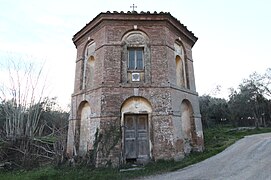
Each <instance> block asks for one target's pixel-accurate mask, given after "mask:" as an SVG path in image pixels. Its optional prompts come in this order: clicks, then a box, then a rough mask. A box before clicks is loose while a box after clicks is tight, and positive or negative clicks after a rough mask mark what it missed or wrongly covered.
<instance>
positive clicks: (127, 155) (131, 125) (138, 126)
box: [121, 97, 152, 163]
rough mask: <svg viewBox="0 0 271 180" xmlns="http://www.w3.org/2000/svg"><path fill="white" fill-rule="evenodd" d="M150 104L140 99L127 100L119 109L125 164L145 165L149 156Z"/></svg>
mask: <svg viewBox="0 0 271 180" xmlns="http://www.w3.org/2000/svg"><path fill="white" fill-rule="evenodd" d="M151 112H152V108H151V104H150V103H149V101H148V100H146V99H145V98H142V97H131V98H128V99H127V100H126V101H125V102H124V103H123V105H122V107H121V114H122V118H121V119H122V127H123V138H122V143H123V155H124V156H123V158H124V161H125V162H126V163H129V162H131V163H146V162H148V161H149V159H150V157H151V154H150V152H151V151H150V147H151V146H150V119H151V117H150V115H151Z"/></svg>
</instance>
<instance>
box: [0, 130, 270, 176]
mask: <svg viewBox="0 0 271 180" xmlns="http://www.w3.org/2000/svg"><path fill="white" fill-rule="evenodd" d="M265 132H271V128H261V129H243V130H237V129H233V128H230V127H216V128H212V129H207V130H205V131H204V137H205V150H204V152H203V153H192V154H190V155H189V156H187V157H185V158H184V159H183V160H182V161H180V162H175V161H173V160H171V161H158V162H155V163H149V164H148V165H146V166H145V167H144V169H142V170H136V171H127V172H120V171H119V170H118V169H112V168H106V169H89V168H86V167H76V168H72V167H62V168H54V167H51V166H50V167H43V168H39V169H35V170H31V171H11V172H2V173H0V179H5V180H17V179H20V180H28V179H31V180H32V179H37V180H49V179H79V180H80V179H95V180H96V179H130V178H135V177H140V176H147V175H153V174H159V173H164V172H170V171H175V170H178V169H181V168H184V167H186V166H189V165H191V164H194V163H197V162H200V161H202V160H204V159H207V158H209V157H211V156H214V155H215V154H217V153H219V152H221V151H223V150H224V149H225V148H227V147H228V146H230V145H231V144H233V143H234V142H236V141H237V140H238V139H241V138H243V137H244V136H246V135H251V134H258V133H265Z"/></svg>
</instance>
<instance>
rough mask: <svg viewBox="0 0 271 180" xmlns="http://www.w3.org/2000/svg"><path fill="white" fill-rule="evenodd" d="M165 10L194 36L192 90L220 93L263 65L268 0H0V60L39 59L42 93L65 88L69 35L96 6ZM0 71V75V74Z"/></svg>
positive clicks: (267, 52) (71, 53) (70, 59)
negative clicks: (45, 86)
mask: <svg viewBox="0 0 271 180" xmlns="http://www.w3.org/2000/svg"><path fill="white" fill-rule="evenodd" d="M133 3H134V4H135V5H136V6H137V8H136V10H137V11H139V12H140V11H150V12H153V11H157V12H160V11H164V12H170V13H171V14H172V15H173V16H174V17H176V18H177V19H179V20H180V21H181V23H183V24H184V25H185V26H187V28H188V29H189V30H190V31H192V32H193V33H194V34H195V35H196V36H197V37H198V38H199V39H198V41H197V42H196V44H195V46H194V47H193V59H194V69H195V76H196V87H197V91H198V92H199V94H200V95H203V94H208V93H210V92H211V91H212V90H213V89H214V88H215V87H216V86H217V85H221V86H222V91H221V93H220V94H218V96H222V97H227V95H228V93H229V91H228V88H230V87H234V88H236V87H237V86H238V84H239V83H240V82H241V81H242V79H244V78H247V77H248V75H249V74H251V73H253V72H254V71H257V72H259V73H263V72H264V71H265V70H266V69H267V68H268V67H271V46H270V42H271V10H270V9H271V1H270V0H257V1H256V0H167V1H162V0H155V1H154V0H153V1H151V0H133V1H129V0H111V1H110V0H95V1H91V0H76V1H75V0H0V61H3V59H4V58H6V57H7V56H10V54H13V55H14V54H15V55H16V56H17V57H18V56H24V57H25V56H28V57H29V56H31V57H33V58H32V59H35V60H36V61H40V62H43V61H46V66H47V67H48V69H50V70H49V72H48V82H50V89H51V91H50V96H57V97H58V100H59V102H60V103H61V104H62V105H67V104H69V103H70V96H71V94H72V93H73V85H74V71H75V57H76V48H75V46H74V45H73V42H72V40H71V39H72V37H73V35H74V34H75V33H76V32H78V31H79V30H80V29H81V28H82V27H84V26H85V24H86V23H88V22H89V21H91V20H92V19H93V18H94V17H96V16H97V15H98V14H99V13H100V12H106V11H124V12H126V11H129V10H131V8H130V6H131V5H132V4H133ZM0 75H1V74H0Z"/></svg>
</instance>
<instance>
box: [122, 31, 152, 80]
mask: <svg viewBox="0 0 271 180" xmlns="http://www.w3.org/2000/svg"><path fill="white" fill-rule="evenodd" d="M122 45H123V56H122V57H123V59H122V82H124V83H127V82H128V83H136V82H149V81H150V48H149V38H148V36H147V35H146V34H145V33H143V32H141V31H131V32H128V33H127V34H125V35H124V36H123V38H122Z"/></svg>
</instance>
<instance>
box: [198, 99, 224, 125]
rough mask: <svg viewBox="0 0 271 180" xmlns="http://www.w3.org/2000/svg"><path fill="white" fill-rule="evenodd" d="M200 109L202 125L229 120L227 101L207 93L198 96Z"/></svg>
mask: <svg viewBox="0 0 271 180" xmlns="http://www.w3.org/2000/svg"><path fill="white" fill-rule="evenodd" d="M199 103H200V111H201V116H202V121H203V126H204V127H207V128H208V127H210V126H213V125H217V124H222V123H227V122H229V110H228V105H227V101H226V100H225V99H222V98H215V97H211V96H209V95H203V96H200V97H199Z"/></svg>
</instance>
